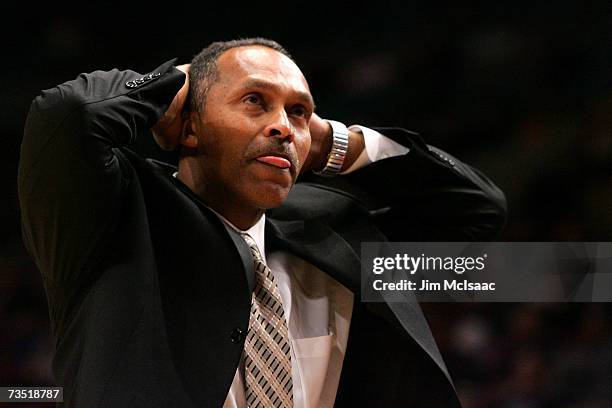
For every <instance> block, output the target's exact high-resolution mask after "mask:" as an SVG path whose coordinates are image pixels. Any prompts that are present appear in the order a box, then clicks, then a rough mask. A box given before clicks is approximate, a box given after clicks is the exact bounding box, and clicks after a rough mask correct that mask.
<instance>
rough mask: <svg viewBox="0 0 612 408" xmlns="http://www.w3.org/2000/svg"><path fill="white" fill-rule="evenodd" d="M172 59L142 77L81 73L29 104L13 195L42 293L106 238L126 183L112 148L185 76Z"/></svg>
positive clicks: (150, 120) (144, 127) (152, 116)
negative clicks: (38, 270)
mask: <svg viewBox="0 0 612 408" xmlns="http://www.w3.org/2000/svg"><path fill="white" fill-rule="evenodd" d="M173 63H174V60H172V61H168V62H166V63H165V64H163V65H161V66H160V67H158V68H157V69H156V70H154V71H153V72H152V73H151V74H149V75H145V76H143V75H140V74H138V73H136V72H134V71H119V70H116V69H114V70H111V71H107V72H103V71H96V72H93V73H90V74H81V75H80V76H79V77H77V78H76V79H75V80H73V81H69V82H66V83H63V84H61V85H59V86H57V87H55V88H52V89H49V90H45V91H42V93H41V94H40V95H39V96H38V97H36V98H35V99H34V101H33V102H32V105H31V108H30V111H29V114H28V117H27V119H26V124H25V130H24V138H23V142H22V146H21V157H20V163H19V173H18V188H19V200H20V205H21V214H22V232H23V237H24V242H25V245H26V247H27V248H28V250H29V252H30V253H31V255H32V256H33V258H34V260H35V262H36V264H37V266H38V268H39V269H40V271H41V273H42V276H43V281H44V283H45V285H46V286H47V292H48V294H49V295H50V297H52V296H53V294H54V293H55V291H56V290H62V289H61V288H63V287H64V286H66V285H65V284H66V283H67V282H69V281H72V280H74V279H77V278H80V276H79V275H80V274H81V273H82V272H83V271H84V270H87V263H88V262H89V261H90V258H91V256H92V254H93V253H94V252H95V251H96V250H97V249H98V248H100V246H102V245H104V242H105V240H107V239H108V236H109V231H110V230H112V228H113V225H114V223H115V221H116V219H117V213H118V211H120V208H121V201H122V192H123V191H124V188H125V185H126V183H127V181H126V171H125V166H126V163H125V162H122V160H121V159H120V158H119V157H118V155H117V154H116V152H117V149H118V148H120V147H124V146H126V145H128V144H129V143H130V142H132V141H133V140H134V139H135V138H136V136H137V135H138V134H141V133H146V132H148V130H149V129H150V127H151V126H152V125H153V124H155V123H156V122H157V121H158V119H159V118H160V117H161V115H163V113H164V112H165V111H166V109H167V107H168V106H169V104H170V103H171V101H172V99H173V98H174V96H175V95H176V93H177V92H178V90H179V89H180V87H181V86H182V84H183V83H184V80H185V76H184V74H183V73H182V72H180V71H178V70H177V69H175V68H174V67H173Z"/></svg>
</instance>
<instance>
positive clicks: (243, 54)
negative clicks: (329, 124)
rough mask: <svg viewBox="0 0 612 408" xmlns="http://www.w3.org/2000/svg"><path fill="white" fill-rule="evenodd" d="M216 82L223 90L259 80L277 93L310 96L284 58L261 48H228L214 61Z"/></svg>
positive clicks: (293, 66) (300, 76)
mask: <svg viewBox="0 0 612 408" xmlns="http://www.w3.org/2000/svg"><path fill="white" fill-rule="evenodd" d="M217 69H218V72H219V82H221V83H223V84H224V85H225V86H227V87H233V86H240V85H241V84H244V83H247V82H249V80H263V81H269V82H273V83H275V84H277V85H278V86H279V87H280V88H281V89H284V90H287V91H295V92H305V93H310V90H309V88H308V83H307V82H306V78H304V75H303V74H302V71H300V69H299V68H298V66H297V65H296V64H295V63H294V62H293V61H292V60H291V59H289V58H288V57H287V56H285V55H283V54H281V53H280V52H277V51H275V50H273V49H271V48H267V47H263V46H246V47H237V48H232V49H230V50H228V51H226V52H224V53H223V54H222V55H221V56H220V57H219V59H218V60H217Z"/></svg>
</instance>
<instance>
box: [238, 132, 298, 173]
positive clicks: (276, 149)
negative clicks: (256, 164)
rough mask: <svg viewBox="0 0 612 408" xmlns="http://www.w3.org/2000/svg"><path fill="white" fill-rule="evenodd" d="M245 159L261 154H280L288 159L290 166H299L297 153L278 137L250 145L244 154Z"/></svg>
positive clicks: (295, 167) (296, 167)
mask: <svg viewBox="0 0 612 408" xmlns="http://www.w3.org/2000/svg"><path fill="white" fill-rule="evenodd" d="M245 156H246V158H247V159H256V158H258V157H261V156H280V157H284V158H285V159H287V160H289V162H290V163H291V167H293V168H294V169H298V168H299V164H300V159H299V158H298V157H297V153H296V152H295V150H294V149H292V148H291V147H290V145H288V144H287V143H285V142H283V141H282V140H279V139H274V138H272V139H270V142H269V143H266V144H261V145H256V146H251V147H250V148H249V149H248V151H247V153H246V154H245Z"/></svg>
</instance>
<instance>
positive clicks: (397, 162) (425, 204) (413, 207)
mask: <svg viewBox="0 0 612 408" xmlns="http://www.w3.org/2000/svg"><path fill="white" fill-rule="evenodd" d="M376 130H377V131H379V132H380V133H381V134H383V135H385V136H387V137H389V138H391V139H392V140H394V141H396V142H397V143H400V144H402V145H403V146H406V147H408V149H409V151H408V153H406V154H403V155H400V156H396V157H391V158H387V159H384V160H380V161H377V162H374V163H371V164H369V165H367V166H365V167H363V168H361V169H359V170H356V171H354V172H352V173H350V174H347V175H344V176H338V177H335V178H333V179H327V180H326V179H323V178H321V177H316V176H309V180H308V181H311V182H312V181H314V182H316V183H320V184H322V185H324V186H326V187H327V188H334V189H338V190H342V191H343V192H344V193H349V194H351V195H352V196H354V197H356V198H357V199H358V200H359V201H361V203H362V204H364V205H365V206H366V207H367V208H368V210H369V212H370V214H371V215H372V217H373V218H374V219H375V220H376V223H377V225H378V226H379V228H380V229H381V230H382V231H383V233H385V235H386V236H387V237H388V238H389V239H390V240H393V241H478V240H482V241H486V240H490V239H493V238H495V237H496V236H497V234H498V233H499V232H500V231H501V229H502V228H503V226H504V225H505V222H506V212H507V207H506V199H505V196H504V193H503V192H502V191H501V190H500V189H499V188H498V187H497V186H496V185H495V184H494V183H493V182H492V181H491V180H489V179H488V178H487V177H486V176H485V175H484V174H483V173H481V172H480V171H479V170H477V169H475V168H473V167H471V166H469V165H467V164H465V163H462V162H461V161H460V160H458V159H457V158H455V157H453V156H451V155H450V154H448V153H446V152H444V151H442V150H440V149H438V148H435V147H433V146H429V145H427V144H426V143H425V142H424V141H423V140H422V138H421V137H420V136H419V135H418V134H416V133H413V132H409V131H406V130H404V129H399V128H377V129H376Z"/></svg>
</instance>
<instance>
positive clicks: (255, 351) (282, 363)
mask: <svg viewBox="0 0 612 408" xmlns="http://www.w3.org/2000/svg"><path fill="white" fill-rule="evenodd" d="M242 236H243V238H244V240H245V241H246V242H247V244H248V245H249V248H250V249H251V253H252V254H253V258H254V260H255V288H254V290H253V295H252V299H251V316H250V318H249V331H248V334H247V336H246V341H245V343H244V370H245V379H246V401H247V405H248V406H249V408H258V407H261V408H268V407H283V408H284V407H293V380H292V378H291V354H290V347H289V332H288V328H287V321H286V320H285V313H284V311H283V302H282V299H281V296H280V292H279V291H278V287H277V286H276V281H275V279H274V275H273V274H272V271H271V270H270V268H268V266H267V265H266V264H265V263H264V262H263V260H262V258H261V254H260V253H259V249H258V248H257V244H256V243H255V241H254V240H253V238H251V237H250V236H249V235H247V234H243V235H242Z"/></svg>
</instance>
